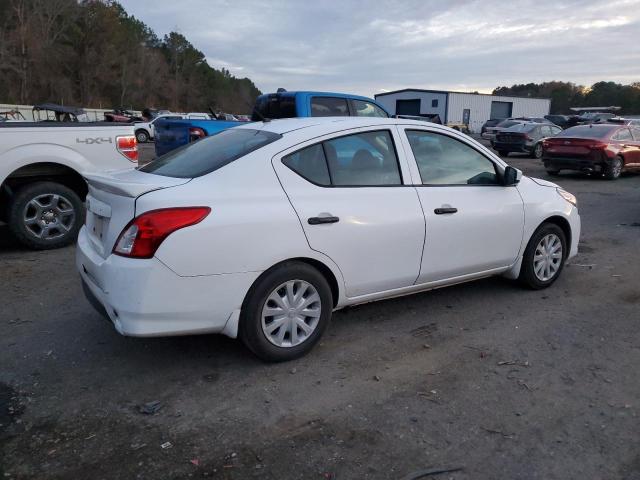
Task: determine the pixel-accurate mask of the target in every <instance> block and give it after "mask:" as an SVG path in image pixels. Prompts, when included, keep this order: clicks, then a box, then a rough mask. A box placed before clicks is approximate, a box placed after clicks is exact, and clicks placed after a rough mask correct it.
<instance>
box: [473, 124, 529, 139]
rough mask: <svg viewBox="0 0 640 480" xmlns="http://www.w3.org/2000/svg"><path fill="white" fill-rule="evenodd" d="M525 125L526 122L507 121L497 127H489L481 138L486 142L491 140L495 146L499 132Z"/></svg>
mask: <svg viewBox="0 0 640 480" xmlns="http://www.w3.org/2000/svg"><path fill="white" fill-rule="evenodd" d="M523 123H527V122H526V121H525V120H513V119H506V120H503V121H501V122H500V123H498V124H497V125H496V126H495V127H487V128H486V129H485V131H484V133H483V134H482V135H481V137H482V138H484V139H485V140H489V142H490V143H491V144H492V145H493V140H494V139H495V138H496V134H497V133H498V132H501V131H502V130H506V129H507V128H509V127H513V126H515V125H522V124H523Z"/></svg>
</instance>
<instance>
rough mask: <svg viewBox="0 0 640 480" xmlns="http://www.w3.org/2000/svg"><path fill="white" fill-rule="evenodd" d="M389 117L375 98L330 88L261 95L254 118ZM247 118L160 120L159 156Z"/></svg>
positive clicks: (234, 125)
mask: <svg viewBox="0 0 640 480" xmlns="http://www.w3.org/2000/svg"><path fill="white" fill-rule="evenodd" d="M344 116H356V117H388V116H389V114H388V113H387V112H386V110H385V109H384V108H382V107H381V106H380V105H378V104H377V103H376V102H375V100H372V99H370V98H367V97H360V96H357V95H349V94H344V93H330V92H287V91H286V90H284V89H278V92H277V93H267V94H264V95H260V96H259V97H258V98H257V99H256V103H255V105H254V108H253V114H252V117H251V118H252V120H253V121H262V120H265V119H267V120H275V119H280V118H293V117H344ZM244 123H245V122H238V121H224V120H222V119H218V120H210V121H189V120H171V121H162V122H159V123H158V124H156V132H157V138H156V144H155V148H156V156H158V157H159V156H161V155H164V154H165V153H167V152H170V151H171V150H174V149H176V148H178V147H180V146H182V145H186V144H187V143H190V142H194V141H196V140H200V139H202V138H205V137H208V136H210V135H213V134H215V133H218V132H221V131H222V130H226V129H228V128H233V127H237V126H239V125H243V124H244Z"/></svg>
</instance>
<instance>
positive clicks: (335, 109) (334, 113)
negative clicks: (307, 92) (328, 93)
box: [311, 97, 349, 117]
mask: <svg viewBox="0 0 640 480" xmlns="http://www.w3.org/2000/svg"><path fill="white" fill-rule="evenodd" d="M311 116H312V117H348V116H349V107H348V105H347V99H346V98H336V97H313V98H312V99H311Z"/></svg>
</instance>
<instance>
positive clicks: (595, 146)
mask: <svg viewBox="0 0 640 480" xmlns="http://www.w3.org/2000/svg"><path fill="white" fill-rule="evenodd" d="M586 147H587V148H590V149H591V150H604V149H605V148H607V144H606V143H604V142H592V143H589V144H587V145H586Z"/></svg>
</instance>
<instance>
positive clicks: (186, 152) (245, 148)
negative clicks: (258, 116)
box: [140, 128, 282, 178]
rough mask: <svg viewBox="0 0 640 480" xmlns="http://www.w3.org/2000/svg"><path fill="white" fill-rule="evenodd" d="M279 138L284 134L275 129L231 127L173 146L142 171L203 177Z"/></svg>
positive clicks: (170, 175) (171, 175)
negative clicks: (186, 143)
mask: <svg viewBox="0 0 640 480" xmlns="http://www.w3.org/2000/svg"><path fill="white" fill-rule="evenodd" d="M280 138H282V135H279V134H277V133H273V132H265V131H263V130H252V129H248V128H237V129H236V128H230V129H229V130H223V131H222V132H220V133H218V134H217V135H213V136H211V137H207V138H204V139H202V140H199V141H197V142H195V143H191V144H188V145H185V146H183V147H180V148H178V149H176V150H173V151H172V152H169V153H167V154H166V155H163V156H162V157H160V158H158V159H156V160H154V161H153V162H151V163H148V164H147V165H145V166H144V167H142V168H140V171H141V172H146V173H154V174H156V175H162V176H165V177H177V178H194V177H200V176H202V175H206V174H207V173H210V172H213V171H214V170H217V169H219V168H221V167H224V166H225V165H227V164H229V163H231V162H233V161H234V160H237V159H238V158H240V157H243V156H245V155H247V154H248V153H251V152H253V151H255V150H258V149H259V148H262V147H264V146H265V145H268V144H270V143H272V142H275V141H276V140H278V139H280Z"/></svg>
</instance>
